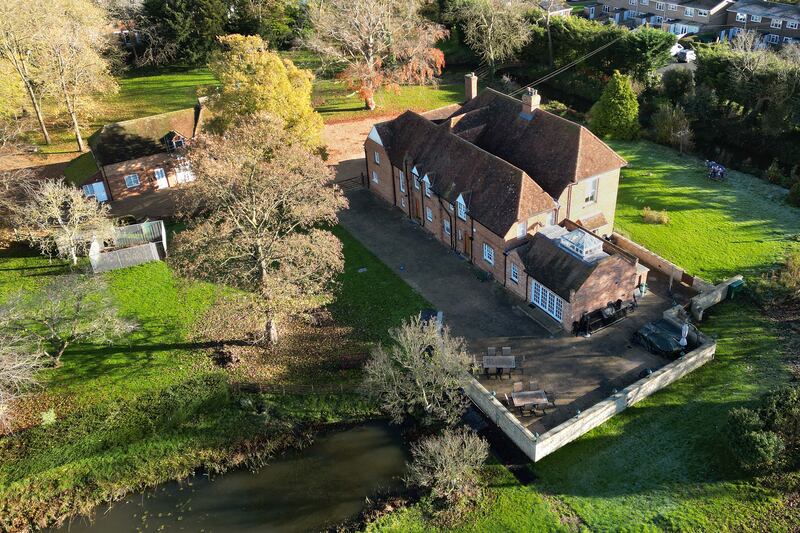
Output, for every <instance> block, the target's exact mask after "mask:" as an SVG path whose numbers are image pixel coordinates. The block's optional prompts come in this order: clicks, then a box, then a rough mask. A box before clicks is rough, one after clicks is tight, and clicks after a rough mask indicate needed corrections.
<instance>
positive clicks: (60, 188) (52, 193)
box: [13, 180, 114, 265]
mask: <svg viewBox="0 0 800 533" xmlns="http://www.w3.org/2000/svg"><path fill="white" fill-rule="evenodd" d="M25 188H26V191H25V196H26V198H27V201H26V202H25V203H24V204H21V205H19V204H17V205H16V206H14V207H13V209H14V217H13V218H14V221H15V223H16V225H17V228H18V230H19V231H20V232H21V233H22V234H23V235H24V236H25V238H26V239H27V240H28V241H29V242H30V243H31V245H33V246H36V247H38V248H39V249H40V250H42V252H43V253H44V254H46V255H48V256H50V257H52V256H58V257H62V258H67V259H69V260H71V261H72V264H73V265H77V264H78V257H79V256H81V255H84V254H86V253H87V252H88V250H89V246H90V245H91V242H92V239H94V238H96V239H98V241H99V242H111V241H112V240H113V236H114V223H113V221H112V220H111V218H109V207H108V205H107V204H101V203H99V202H97V201H95V200H94V199H92V198H86V197H85V196H84V195H83V192H81V190H80V189H78V188H76V187H72V186H70V185H67V184H65V183H64V181H63V180H46V181H43V182H41V183H39V184H27V185H25Z"/></svg>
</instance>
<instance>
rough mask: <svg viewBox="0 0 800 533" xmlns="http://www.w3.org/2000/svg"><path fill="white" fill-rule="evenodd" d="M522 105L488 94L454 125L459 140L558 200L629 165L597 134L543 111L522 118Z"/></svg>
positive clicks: (463, 111)
mask: <svg viewBox="0 0 800 533" xmlns="http://www.w3.org/2000/svg"><path fill="white" fill-rule="evenodd" d="M521 110H522V103H521V102H520V101H519V100H517V99H516V98H513V97H511V96H508V95H505V94H502V93H499V92H497V91H494V90H492V89H486V90H484V91H483V92H481V93H480V94H479V95H478V96H477V97H476V98H473V99H472V100H470V101H468V102H467V103H465V104H464V105H463V106H462V107H461V108H460V109H459V110H458V111H457V112H456V113H454V114H453V115H452V116H451V117H450V120H449V121H447V122H445V123H446V124H450V125H451V127H452V131H453V133H454V134H456V135H458V136H460V137H463V138H464V139H466V140H468V141H469V142H471V143H473V144H475V145H476V146H478V147H479V148H482V149H484V150H486V151H487V152H490V153H492V154H494V155H496V156H497V157H499V158H501V159H503V160H505V161H507V162H509V163H511V164H512V165H514V166H516V167H517V168H519V169H521V170H523V171H525V172H526V173H527V174H528V175H529V176H531V177H532V178H533V179H534V180H535V181H536V183H538V184H539V185H540V186H541V187H542V189H544V190H545V191H546V192H547V193H548V194H550V196H552V197H553V198H558V197H559V196H561V193H562V192H563V191H564V189H566V188H567V186H568V185H569V184H571V183H576V182H578V181H580V180H583V179H586V178H589V177H592V176H596V175H598V174H602V173H604V172H608V171H611V170H615V169H618V168H621V167H623V166H625V165H626V164H627V162H626V161H625V160H624V159H623V158H621V157H620V156H619V155H617V153H616V152H614V150H612V149H611V148H610V147H609V146H608V145H606V144H605V143H604V142H603V141H601V140H600V139H598V138H597V137H596V136H595V135H594V134H592V132H590V131H589V130H588V129H586V128H585V127H583V126H581V125H580V124H576V123H575V122H571V121H569V120H566V119H564V118H561V117H559V116H556V115H554V114H552V113H548V112H547V111H544V110H542V109H536V110H534V112H533V115H532V117H531V118H530V119H526V118H522V117H521V116H520V112H521Z"/></svg>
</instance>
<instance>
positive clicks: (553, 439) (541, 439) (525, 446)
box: [465, 337, 717, 461]
mask: <svg viewBox="0 0 800 533" xmlns="http://www.w3.org/2000/svg"><path fill="white" fill-rule="evenodd" d="M716 350H717V344H716V342H714V341H712V340H710V339H708V338H706V337H703V344H701V345H700V346H699V347H698V348H696V349H694V350H692V351H691V352H689V353H688V354H686V355H685V356H683V357H681V358H680V359H677V360H675V361H673V362H671V363H669V364H668V365H666V366H663V367H662V368H660V369H658V370H656V371H655V372H653V373H652V374H650V375H649V376H647V377H645V378H642V379H640V380H638V381H637V382H635V383H633V384H632V385H630V386H628V387H626V388H624V389H622V390H621V391H619V392H618V393H616V394H614V395H613V396H610V397H609V398H606V399H605V400H603V401H601V402H598V403H596V404H595V405H593V406H592V407H590V408H589V409H587V410H585V411H583V412H581V413H580V414H578V415H576V416H574V417H572V418H570V419H569V420H567V421H566V422H563V423H561V424H560V425H558V426H556V427H554V428H553V429H551V430H550V431H548V432H546V433H544V434H543V435H539V436H538V437H537V436H535V435H534V434H533V433H531V432H530V431H529V430H528V429H527V428H525V427H524V426H523V425H522V424H520V422H519V420H518V419H517V418H516V417H515V416H514V415H513V414H511V413H510V412H509V411H508V409H506V408H505V407H504V406H503V404H501V403H500V402H499V401H498V400H497V398H495V397H494V396H492V394H491V393H490V392H489V391H487V390H486V388H485V387H483V385H481V384H480V383H478V382H477V380H475V379H474V378H473V379H472V380H471V382H470V383H469V385H468V386H467V387H466V388H465V392H466V393H467V395H468V396H469V397H470V399H471V400H472V401H473V403H475V405H477V406H478V408H479V409H480V410H481V411H483V413H484V414H485V415H486V416H487V417H488V418H489V419H490V420H491V421H492V422H494V423H495V424H496V425H497V426H498V427H499V428H500V429H501V430H502V431H503V433H505V434H506V435H507V436H508V437H509V438H510V439H511V440H512V441H513V442H514V443H515V444H516V445H517V446H518V447H519V448H520V450H522V451H523V452H524V453H525V455H527V456H528V457H529V458H530V459H531V460H532V461H539V460H541V459H542V458H543V457H545V456H547V455H549V454H551V453H553V452H554V451H556V450H558V449H559V448H561V447H562V446H565V445H566V444H568V443H570V442H572V441H574V440H575V439H577V438H578V437H580V436H581V435H583V434H585V433H587V432H589V431H591V430H592V429H594V428H596V427H597V426H599V425H600V424H602V423H603V422H605V421H607V420H608V419H610V418H611V417H613V416H614V415H616V414H619V413H621V412H622V411H624V410H625V409H627V408H628V407H630V406H631V405H633V404H635V403H637V402H639V401H641V400H643V399H645V398H647V397H648V396H650V395H651V394H653V393H655V392H657V391H659V390H661V389H663V388H664V387H666V386H667V385H669V384H671V383H673V382H675V381H677V380H678V379H680V378H682V377H683V376H685V375H686V374H688V373H690V372H692V371H693V370H695V369H697V368H699V367H701V366H703V365H704V364H706V363H707V362H709V361H710V360H712V359H713V358H714V353H715V352H716Z"/></svg>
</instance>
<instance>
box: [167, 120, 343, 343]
mask: <svg viewBox="0 0 800 533" xmlns="http://www.w3.org/2000/svg"><path fill="white" fill-rule="evenodd" d="M189 159H190V161H191V164H192V167H193V169H194V171H195V174H196V175H197V180H196V182H195V183H194V184H193V186H192V187H191V188H187V189H186V192H185V194H186V196H185V197H184V198H183V199H182V207H181V210H182V213H183V214H184V216H187V217H190V220H189V227H188V228H187V229H186V230H185V231H183V232H181V233H180V234H178V235H177V237H176V239H175V244H174V247H173V249H174V252H173V254H172V260H173V262H174V264H175V266H176V267H177V269H178V271H179V272H181V273H183V274H184V275H187V276H190V277H193V278H199V279H206V280H210V281H215V282H220V283H225V284H228V285H231V286H234V287H237V288H239V289H242V290H245V291H249V292H252V293H256V294H257V295H258V296H259V298H258V299H257V303H258V305H259V306H260V308H261V311H262V312H263V315H264V322H263V323H264V333H265V339H266V338H268V339H269V340H270V341H272V342H277V340H278V329H279V328H278V323H279V322H280V320H281V319H282V318H283V317H287V316H291V315H296V314H301V313H303V312H305V311H307V310H309V309H313V308H316V307H319V306H321V305H324V304H325V303H327V302H329V301H330V300H331V297H332V294H331V292H330V289H331V284H332V280H333V278H334V276H335V275H336V274H337V273H339V272H341V271H342V269H343V268H344V261H343V257H342V247H341V243H340V242H339V240H338V239H337V238H336V237H335V236H334V235H333V234H332V233H330V232H329V231H326V230H324V229H321V227H322V226H324V225H326V224H333V223H335V222H336V213H337V211H338V210H339V209H342V208H345V207H346V206H347V200H346V199H345V197H344V196H343V194H342V192H341V190H340V189H339V188H338V187H336V186H331V185H330V181H331V180H332V178H333V176H332V174H331V171H330V169H329V168H328V167H327V166H326V165H325V163H324V162H323V161H322V159H321V158H320V157H319V156H317V155H316V154H314V153H312V152H310V151H309V149H308V148H306V147H305V146H304V141H303V139H298V138H295V137H294V136H292V135H291V134H290V133H289V132H287V131H286V130H285V129H284V124H283V122H282V121H281V120H279V119H277V118H275V117H271V116H269V115H264V114H258V115H251V116H247V117H244V118H242V119H241V121H240V122H239V123H238V124H237V125H235V126H233V127H231V128H229V129H228V130H226V131H225V133H224V134H222V135H206V136H202V137H200V138H198V139H197V140H196V141H195V143H194V145H193V146H192V148H191V149H190V151H189Z"/></svg>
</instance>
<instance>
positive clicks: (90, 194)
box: [81, 183, 95, 198]
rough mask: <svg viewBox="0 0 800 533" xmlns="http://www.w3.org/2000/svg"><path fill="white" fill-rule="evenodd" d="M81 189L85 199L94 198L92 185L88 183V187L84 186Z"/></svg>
mask: <svg viewBox="0 0 800 533" xmlns="http://www.w3.org/2000/svg"><path fill="white" fill-rule="evenodd" d="M81 189H83V195H84V196H85V197H86V198H94V196H95V194H94V183H90V184H89V185H84V186H83V187H81Z"/></svg>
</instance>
